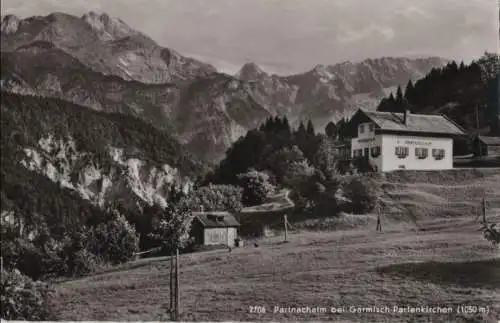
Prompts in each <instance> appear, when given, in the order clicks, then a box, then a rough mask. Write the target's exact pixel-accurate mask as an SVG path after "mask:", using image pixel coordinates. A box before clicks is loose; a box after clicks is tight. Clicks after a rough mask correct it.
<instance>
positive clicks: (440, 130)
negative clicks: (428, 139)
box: [360, 109, 465, 135]
mask: <svg viewBox="0 0 500 323" xmlns="http://www.w3.org/2000/svg"><path fill="white" fill-rule="evenodd" d="M360 110H362V111H363V112H364V114H366V116H368V117H369V118H370V119H371V120H372V121H373V122H374V123H375V124H376V125H377V126H378V127H379V128H380V129H382V130H389V131H401V132H414V133H415V132H416V133H434V134H447V135H465V130H464V129H463V128H461V127H460V126H459V125H457V124H456V123H455V122H453V121H452V120H450V119H448V118H447V117H446V116H443V115H427V114H413V113H410V114H408V115H407V118H408V124H406V125H405V123H404V114H403V113H395V112H380V111H366V110H363V109H360Z"/></svg>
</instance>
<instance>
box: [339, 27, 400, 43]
mask: <svg viewBox="0 0 500 323" xmlns="http://www.w3.org/2000/svg"><path fill="white" fill-rule="evenodd" d="M394 36H395V33H394V30H393V29H392V28H390V27H387V26H376V25H370V26H368V27H366V28H364V29H361V30H357V31H355V30H344V32H343V33H342V34H340V35H339V36H337V40H338V41H339V42H341V43H355V42H359V41H363V40H365V39H367V38H369V39H371V40H372V41H376V40H377V41H378V40H379V39H380V38H382V39H383V40H385V41H391V40H392V39H393V38H394Z"/></svg>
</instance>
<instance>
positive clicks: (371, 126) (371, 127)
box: [369, 123, 375, 132]
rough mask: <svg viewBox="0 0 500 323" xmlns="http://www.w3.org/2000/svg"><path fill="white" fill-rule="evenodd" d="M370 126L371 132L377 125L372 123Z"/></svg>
mask: <svg viewBox="0 0 500 323" xmlns="http://www.w3.org/2000/svg"><path fill="white" fill-rule="evenodd" d="M369 127H370V128H369V129H370V130H369V131H370V132H373V130H375V125H374V124H373V123H370V125H369Z"/></svg>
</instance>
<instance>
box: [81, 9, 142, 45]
mask: <svg viewBox="0 0 500 323" xmlns="http://www.w3.org/2000/svg"><path fill="white" fill-rule="evenodd" d="M81 19H82V20H83V21H85V22H86V23H88V24H89V25H90V26H91V27H92V29H94V30H96V31H98V32H100V33H102V34H103V35H105V36H106V37H105V38H109V39H110V40H111V39H112V40H116V39H119V38H123V37H126V36H129V35H134V34H138V32H137V31H135V30H134V29H132V28H130V27H129V26H128V25H127V24H126V23H124V22H123V21H122V20H121V19H119V18H113V17H111V16H110V15H109V14H107V13H105V12H102V13H96V12H94V11H90V12H88V13H86V14H84V15H83V16H82V17H81Z"/></svg>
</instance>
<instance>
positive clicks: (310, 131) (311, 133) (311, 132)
mask: <svg viewBox="0 0 500 323" xmlns="http://www.w3.org/2000/svg"><path fill="white" fill-rule="evenodd" d="M315 134H316V132H315V131H314V125H313V123H312V121H311V120H309V121H308V122H307V135H308V136H314V135H315Z"/></svg>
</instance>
